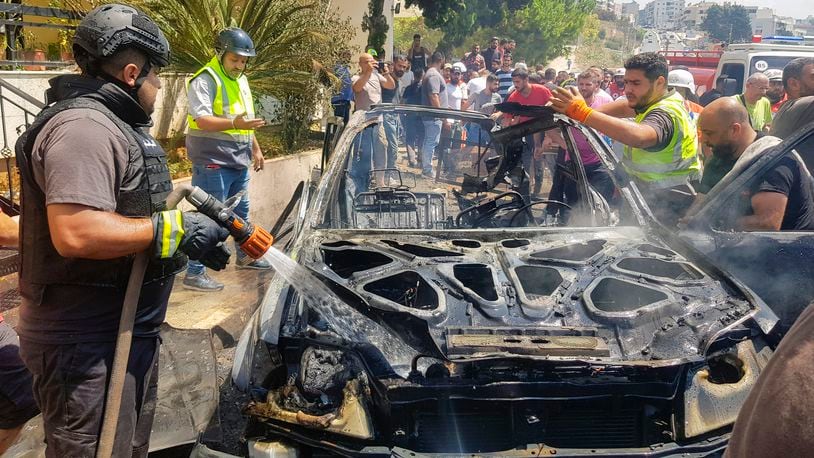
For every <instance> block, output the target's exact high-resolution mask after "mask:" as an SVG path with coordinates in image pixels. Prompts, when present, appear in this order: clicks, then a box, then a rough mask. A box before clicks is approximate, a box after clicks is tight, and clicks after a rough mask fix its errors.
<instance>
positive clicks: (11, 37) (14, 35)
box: [0, 2, 81, 70]
mask: <svg viewBox="0 0 814 458" xmlns="http://www.w3.org/2000/svg"><path fill="white" fill-rule="evenodd" d="M24 15H25V16H30V17H40V18H46V19H48V20H49V22H34V21H25V20H23V17H24ZM53 19H57V20H59V21H60V22H58V23H53V22H50V21H51V20H53ZM79 19H81V16H80V14H79V13H77V12H75V11H70V10H64V9H60V8H51V7H39V6H28V5H22V4H20V3H5V2H2V3H0V27H2V28H3V33H4V35H5V38H6V49H5V52H4V53H3V55H2V56H0V67H6V68H8V67H10V68H19V67H30V66H33V67H35V68H33V69H34V70H36V69H37V68H36V67H42V68H55V67H65V66H66V65H70V64H71V61H58V60H49V61H46V60H31V59H30V56H26V55H25V54H24V51H23V50H22V49H20V46H19V45H20V44H21V43H20V38H21V36H22V31H23V30H25V29H26V28H45V29H58V30H62V31H70V30H76V25H74V24H71V23H69V22H76V21H78V20H79ZM22 41H27V40H26V39H25V37H24V36H23V39H22ZM24 45H25V46H33V45H34V43H24ZM21 57H22V58H21ZM26 57H29V58H26ZM29 69H30V68H29Z"/></svg>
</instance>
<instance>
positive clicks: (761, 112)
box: [733, 72, 772, 133]
mask: <svg viewBox="0 0 814 458" xmlns="http://www.w3.org/2000/svg"><path fill="white" fill-rule="evenodd" d="M768 91H769V78H768V77H767V76H766V75H764V74H763V73H760V72H756V73H753V74H752V76H750V77H749V79H747V80H746V91H744V93H743V94H738V95H735V96H733V97H734V98H735V99H736V100H738V102H740V103H741V104H742V105H743V106H744V107H745V108H746V111H747V112H748V113H749V122H750V123H751V124H752V128H753V129H755V131H757V132H764V133H768V132H769V129H770V128H771V123H772V103H771V102H769V99H767V98H766V92H768Z"/></svg>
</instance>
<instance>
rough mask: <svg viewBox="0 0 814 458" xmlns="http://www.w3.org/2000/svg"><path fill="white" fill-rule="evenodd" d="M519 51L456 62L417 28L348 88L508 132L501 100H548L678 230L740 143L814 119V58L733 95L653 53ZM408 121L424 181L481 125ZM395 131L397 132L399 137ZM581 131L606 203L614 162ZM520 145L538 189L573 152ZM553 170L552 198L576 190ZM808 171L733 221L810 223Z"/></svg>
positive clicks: (787, 225) (782, 169)
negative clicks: (571, 64) (387, 59)
mask: <svg viewBox="0 0 814 458" xmlns="http://www.w3.org/2000/svg"><path fill="white" fill-rule="evenodd" d="M515 50H516V43H515V42H514V40H509V39H502V40H501V39H499V38H498V37H493V38H492V39H491V40H490V42H489V44H488V47H486V49H485V50H484V49H482V48H481V47H480V46H479V45H478V44H477V43H475V44H473V45H472V47H471V49H470V51H469V52H467V53H465V54H464V55H463V56H462V57H461V58H460V60H458V61H456V62H454V63H453V62H450V60H448V59H447V58H446V57H445V56H444V54H442V53H440V52H434V53H431V52H429V51H428V50H427V49H426V47H424V46H423V45H422V43H421V36H420V35H415V36H414V40H413V44H412V46H411V47H410V49H409V51H408V53H407V55H406V56H397V57H396V59H394V61H393V64H387V63H384V62H379V64H380V65H382V67H383V68H382V69H380V70H379V71H377V69H376V67H377V63H376V62H375V58H374V57H372V56H370V55H369V54H365V55H363V56H362V58H361V59H360V66H363V62H362V61H363V60H364V61H366V62H370V63H371V66H370V67H363V68H369V69H370V70H369V71H371V72H378V73H379V77H380V78H381V79H380V80H378V81H381V82H380V83H379V82H374V83H373V84H369V85H367V86H365V87H361V86H360V85H358V83H357V84H354V86H353V95H354V97H355V98H356V99H357V100H359V101H361V102H362V103H361V105H360V104H359V103H357V109H366V108H367V107H369V104H368V101H369V100H371V95H372V97H373V99H374V101H373V103H380V102H382V101H384V102H387V101H390V102H392V103H399V104H412V105H423V106H427V107H432V108H445V109H452V110H470V111H478V112H481V113H484V114H487V115H489V116H491V117H492V119H494V120H495V123H496V124H497V125H498V127H497V128H505V127H508V126H511V125H515V124H517V123H520V122H523V121H525V120H527V119H528V118H526V117H523V116H513V115H511V114H504V113H499V112H495V105H497V104H498V103H500V102H516V103H518V104H520V105H530V106H545V105H550V106H551V107H552V108H554V110H556V111H558V112H560V113H562V114H564V115H566V116H569V117H571V118H573V119H575V120H577V121H579V122H581V123H583V124H584V125H586V126H588V127H591V128H593V129H595V130H596V131H598V132H599V133H600V134H601V135H602V136H604V137H605V139H606V140H608V142H609V143H611V144H613V145H614V147H615V148H614V149H615V150H617V151H618V157H619V159H620V160H621V163H622V166H623V168H624V170H625V171H626V172H627V173H628V174H629V175H630V176H631V177H633V179H635V180H636V181H637V183H638V184H639V187H640V188H641V189H642V191H643V194H644V196H645V198H646V200H647V201H648V203H649V204H650V206H651V209H652V210H653V212H654V214H655V215H656V216H657V217H658V218H659V219H660V220H661V221H662V222H664V223H666V224H668V225H671V226H675V225H678V224H685V223H687V222H688V221H689V220H690V219H691V217H692V216H693V215H694V214H695V212H697V211H698V210H699V209H700V208H701V206H702V204H703V202H704V199H705V196H706V194H707V193H708V192H709V191H710V190H711V189H712V188H713V187H714V186H715V184H717V183H718V181H720V180H721V179H722V178H723V177H724V176H725V175H726V174H727V173H728V172H729V171H730V170H731V169H732V168H733V167H734V165H735V163H736V162H737V160H738V158H739V157H741V155H743V154H744V151H747V152H748V151H749V150H748V149H747V147H748V146H750V145H752V149H760V150H763V149H765V148H767V147H769V146H772V145H774V144H777V143H778V142H779V141H780V140H781V139H783V138H786V137H787V136H789V135H791V134H792V133H793V132H795V131H796V130H798V129H799V128H800V127H801V126H803V125H805V123H806V122H807V121H811V120H814V117H813V116H814V115H812V113H814V112H812V105H811V103H810V101H808V100H804V101H802V102H799V99H801V98H802V99H805V98H806V97H807V96H812V95H814V91H813V90H812V89H814V87H813V86H814V81H813V80H814V75H811V74H809V73H807V72H809V71H814V70H812V69H814V65H813V64H812V59H810V58H799V59H796V60H793V61H791V62H790V63H789V64H788V65H787V66H786V67H785V68H783V69H769V70H767V71H766V72H756V73H754V74H752V75H749V76H748V78H747V80H746V82H745V89H744V91H743V93H740V94H736V95H734V96H731V97H723V96H722V92H721V87H722V85H723V82H722V81H723V80H724V79H725V78H726V76H725V75H724V77H723V78H719V81H718V82H717V83H716V87H715V88H712V89H711V90H709V91H707V92H706V93H704V94H702V96H701V97H700V98H699V97H698V95H697V94H696V90H697V88H696V85H695V82H694V80H693V76H692V74H691V73H690V72H689V71H688V69H686V68H681V67H676V68H673V69H672V70H670V69H669V66H668V63H667V61H666V60H665V59H664V57H662V56H660V55H658V54H656V53H642V54H639V55H636V56H633V57H631V58H630V59H628V60H627V62H626V63H625V65H624V67H623V68H619V69H602V68H599V67H589V68H588V69H586V70H585V71H582V72H568V71H556V70H555V69H553V68H545V67H544V66H542V65H536V66H534V68H529V66H528V65H527V64H526V63H525V62H524V61H523V60H521V59H515V58H514V56H515V55H516V52H515ZM391 66H397V67H399V68H398V71H397V72H396V75H395V78H391V73H392V72H393V68H392V67H391ZM362 78H364V72H363V76H362ZM385 80H387V81H391V80H392V83H393V86H394V88H393V87H387V86H385V83H384V81H385ZM354 81H357V80H354ZM377 84H380V85H381V86H380V87H377V86H376V85H377ZM388 84H389V83H388ZM386 89H391V90H393V91H395V96H394V97H393V98H392V99H390V100H385V99H384V98H383V97H381V95H380V93H381V92H382V91H385V90H386ZM718 99H723V100H718ZM470 124H472V123H470ZM384 127H385V130H386V131H387V130H390V131H393V132H395V131H396V129H397V126H388V125H387V123H385V126H384ZM402 127H403V129H404V132H405V139H406V147H407V148H406V149H407V153H408V154H407V156H408V159H409V165H410V166H411V167H420V168H421V172H422V173H423V174H424V175H426V176H428V177H431V176H434V175H435V173H434V172H433V165H432V160H433V158H434V157H440V156H439V152H438V150H439V148H441V150H443V149H444V146H446V148H447V149H448V148H449V146H448V144H447V145H444V143H445V139H447V140H448V139H450V138H451V139H452V141H453V143H460V140H461V138H462V137H465V138H469V139H473V138H476V137H475V136H474V135H473V134H476V133H478V132H473V130H475V128H472V127H469V126H464V128H462V129H461V128H459V127H458V126H457V125H456V124H455V123H447V122H444V121H442V119H441V118H424V120H423V121H420V122H415V121H410V122H406V123H405V124H404V125H403V126H402ZM390 137H393V138H395V133H392V135H390ZM576 137H577V139H576V142H577V147H578V149H579V150H580V151H579V152H580V154H581V158H582V163H583V165H584V166H585V167H586V168H590V169H591V170H590V172H591V173H589V174H588V178H589V181H590V184H591V185H592V186H594V188H596V189H597V190H598V191H600V193H601V194H602V195H607V197H608V199H610V198H611V197H612V196H611V194H612V191H613V189H612V185H610V179H609V177H608V173H607V170H606V169H605V167H604V166H603V165H601V161H599V159H598V157H596V155H595V153H594V152H593V151H592V149H591V147H590V145H588V144H587V143H588V142H587V141H582V140H583V139H582V138H579V135H577V136H576ZM744 142H746V143H744ZM393 143H394V142H389V141H388V144H391V145H392V144H393ZM446 143H449V141H447V142H446ZM439 144H441V147H439ZM523 146H524V153H523V164H524V167H525V170H526V171H527V172H528V173H529V175H531V178H530V179H531V180H532V181H533V183H534V186H533V193H534V194H537V193H539V192H540V189H541V184H542V182H543V176H544V172H545V170H546V169H548V170H549V171H552V172H553V170H554V169H555V167H554V165H555V164H556V163H557V162H563V161H565V162H567V161H569V160H570V158H569V157H568V153H567V151H566V149H567V148H566V147H565V146H566V145H565V143H564V141H562V139H560V138H558V136H557V135H549V138H547V139H544V136H543V135H539V134H538V135H533V136H529V137H528V138H526V139H524V145H523ZM552 148H553V150H552ZM392 149H394V151H392V152H390V153H386V154H382V155H381V159H379V160H376V158H375V157H374V160H373V164H374V165H373V166H374V167H377V168H378V165H377V163H378V164H385V163H386V164H387V166H389V167H392V166H393V164H395V154H396V151H395V148H392ZM552 151H554V153H552ZM546 152H547V153H548V154H546ZM374 156H375V155H374ZM439 164H440V162H439ZM440 172H441V173H446V172H447V170H440ZM367 173H369V170H367V169H365V170H362V171H361V172H360V175H358V180H360V181H359V185H360V186H363V183H362V181H363V180H364V177H362V176H361V175H362V174H367ZM550 176H551V177H552V179H553V184H552V188H551V191H550V192H549V196H548V198H554V199H557V200H560V199H564V200H566V201H567V200H568V196H569V194H571V193H569V190H568V187H567V184H565V185H563V183H561V182H560V180H558V177H557V174H556V173H552V174H551V175H550ZM807 176H808V170H807V169H806V167H805V166H804V164H802V163H800V164H798V165H795V164H793V163H790V162H788V161H785V162H783V163H782V164H779V165H778V166H777V167H776V168H775V169H773V170H772V171H771V172H769V173H767V174H766V176H765V180H764V181H763V182H762V183H760V184H759V185H756V187H755V189H753V190H752V194H751V197H750V199H751V201H750V205H751V212H750V215H749V216H747V217H744V218H743V219H742V220H740V221H738V222H737V223H736V224H734V225H733V226H734V227H735V228H739V229H743V230H814V198H813V197H812V192H811V189H810V186H809V183H807V182H806V179H807V178H806V177H807ZM609 187H610V189H609ZM563 193H564V194H563ZM561 216H562V215H561Z"/></svg>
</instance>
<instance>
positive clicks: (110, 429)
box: [96, 185, 274, 458]
mask: <svg viewBox="0 0 814 458" xmlns="http://www.w3.org/2000/svg"><path fill="white" fill-rule="evenodd" d="M184 198H186V200H187V202H189V203H190V204H192V206H193V207H195V209H196V210H198V211H199V212H200V213H202V214H204V215H206V216H208V217H209V218H211V219H212V220H213V221H215V222H217V223H218V224H220V225H221V226H222V227H223V228H225V229H226V230H228V231H229V234H230V235H231V236H232V237H233V238H234V239H235V241H236V242H237V244H238V246H240V249H241V250H243V252H244V253H246V254H247V255H248V256H250V257H252V258H253V259H259V258H261V257H263V255H264V254H265V253H266V251H268V249H269V248H270V247H271V245H272V244H273V243H274V237H272V235H271V234H269V233H268V231H266V230H265V229H263V228H262V227H260V226H256V225H254V224H252V223H249V222H248V221H246V220H244V219H243V218H241V217H240V216H238V215H237V214H235V212H234V211H233V205H227V204H224V203H223V202H220V201H219V200H217V199H215V198H214V197H212V196H211V195H209V194H208V193H206V192H205V191H203V190H202V189H201V188H198V187H197V186H190V185H180V186H177V187H176V188H175V189H174V190H173V191H172V192H171V193H170V195H169V196H167V208H168V209H174V208H175V207H176V206H177V205H178V203H179V202H180V201H181V200H182V199H184ZM238 199H239V197H238ZM227 203H228V202H227ZM234 203H236V202H234ZM149 259H150V255H149V253H148V252H147V251H142V252H140V253H137V254H136V256H135V259H134V260H133V267H132V269H131V271H130V277H129V278H128V280H127V289H126V290H125V294H124V304H123V305H122V315H121V318H120V320H119V333H118V336H117V338H116V350H115V353H114V356H113V367H112V368H111V370H110V382H109V385H108V390H107V397H106V399H105V410H104V417H103V418H102V432H101V434H100V436H99V445H98V448H97V450H96V456H97V458H109V457H111V456H112V454H113V443H114V441H115V438H116V426H117V424H118V419H119V411H120V410H121V401H122V393H123V390H124V380H125V376H126V375H127V363H128V361H129V359H130V348H131V345H132V341H133V326H134V323H135V318H136V309H137V308H138V301H139V295H140V293H141V287H142V283H143V282H144V273H145V271H146V270H147V263H148V262H149Z"/></svg>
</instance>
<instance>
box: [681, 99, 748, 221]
mask: <svg viewBox="0 0 814 458" xmlns="http://www.w3.org/2000/svg"><path fill="white" fill-rule="evenodd" d="M698 130H699V131H700V132H701V140H702V142H703V143H704V145H705V146H707V147H709V148H710V149H711V150H712V157H711V158H710V159H709V160H708V161H707V163H706V164H705V165H704V175H703V176H702V177H701V183H700V184H699V185H698V186H697V187H696V189H695V190H696V191H697V192H698V194H696V196H695V200H694V201H693V204H692V205H691V206H690V208H689V209H688V210H687V213H686V214H685V216H684V218H682V219H681V220H680V221H679V224H681V223H686V221H687V220H688V219H689V217H691V216H692V215H694V214H696V213H697V212H698V210H700V209H701V207H702V206H703V204H704V202H705V200H706V195H707V194H708V193H709V191H710V190H711V189H712V188H713V187H715V185H716V184H717V183H718V182H719V181H721V178H723V177H724V176H725V175H726V174H727V173H729V171H730V170H732V167H733V166H734V165H735V162H737V160H738V158H739V157H741V155H742V154H743V152H744V151H746V148H747V147H749V146H750V145H752V144H753V143H754V142H755V140H757V139H758V138H760V137H762V136H763V134H758V133H757V132H755V130H754V129H751V128H750V125H749V115H748V113H747V112H746V108H745V107H744V106H743V105H742V104H741V103H740V102H739V101H738V100H737V99H735V98H733V97H721V98H719V99H716V100H714V101H712V102H711V103H710V104H709V105H707V106H706V108H704V110H703V111H702V112H701V114H700V116H699V118H698Z"/></svg>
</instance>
